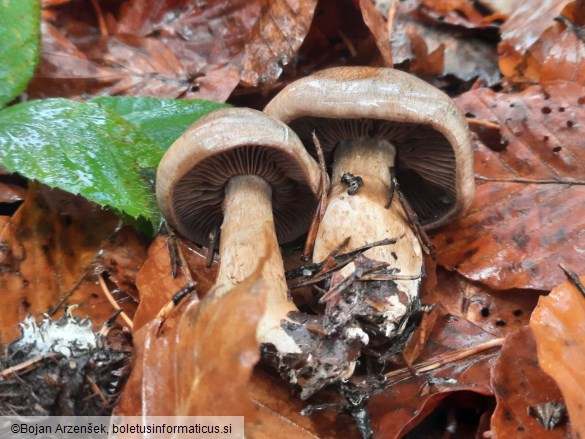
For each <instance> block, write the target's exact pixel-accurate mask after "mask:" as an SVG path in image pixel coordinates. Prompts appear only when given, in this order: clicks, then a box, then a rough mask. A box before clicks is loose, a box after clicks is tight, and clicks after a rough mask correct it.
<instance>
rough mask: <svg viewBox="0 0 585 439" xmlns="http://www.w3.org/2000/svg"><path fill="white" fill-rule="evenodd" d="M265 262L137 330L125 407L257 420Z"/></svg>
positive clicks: (130, 411) (125, 410)
mask: <svg viewBox="0 0 585 439" xmlns="http://www.w3.org/2000/svg"><path fill="white" fill-rule="evenodd" d="M262 264H263V260H260V263H259V266H258V269H257V270H256V271H255V272H254V274H253V275H252V276H250V277H249V278H248V279H247V280H246V281H244V282H242V283H241V284H239V285H238V286H237V287H236V288H235V289H234V290H232V291H231V292H229V293H228V294H226V295H225V296H223V297H220V298H217V297H212V296H207V297H206V298H205V299H203V300H202V301H198V300H197V298H196V296H194V295H191V296H190V297H191V298H190V299H185V300H184V301H183V302H182V303H181V304H180V305H179V306H178V307H177V308H175V309H174V310H173V311H172V312H171V314H170V315H169V316H168V318H167V319H166V320H165V321H164V322H162V321H161V320H160V319H155V320H151V321H150V322H148V323H147V324H145V325H143V326H142V327H141V328H140V329H139V330H138V331H136V332H135V334H134V346H135V348H136V360H135V367H134V369H133V370H132V373H131V375H130V379H129V381H128V383H127V384H126V387H125V389H124V392H123V393H122V397H121V400H120V405H119V406H118V407H117V412H118V413H119V414H124V415H133V416H139V415H153V416H157V415H158V416H165V415H167V416H168V415H190V416H197V415H209V416H223V415H225V416H227V415H230V416H246V421H247V422H248V421H251V420H252V419H253V416H254V408H253V405H252V403H251V400H250V398H249V397H248V386H249V384H248V383H249V380H250V375H251V373H252V369H253V367H254V365H255V364H256V363H257V361H258V359H259V356H260V351H259V346H258V342H257V341H256V325H257V323H258V321H259V319H260V317H261V316H262V314H263V312H264V300H265V295H266V294H269V293H270V291H266V287H265V284H264V282H263V281H262V279H261V277H260V274H261V269H262ZM161 359H164V361H161Z"/></svg>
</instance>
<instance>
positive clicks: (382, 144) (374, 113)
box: [264, 67, 474, 343]
mask: <svg viewBox="0 0 585 439" xmlns="http://www.w3.org/2000/svg"><path fill="white" fill-rule="evenodd" d="M264 111H265V112H266V113H267V114H269V115H271V116H273V117H275V118H277V119H279V120H281V121H283V122H285V123H287V124H289V126H290V127H291V128H292V129H293V130H294V131H295V132H296V133H297V134H298V135H299V137H300V138H301V140H302V141H303V143H304V144H305V147H306V148H307V149H308V150H309V151H310V152H311V153H312V154H313V155H315V153H314V149H315V148H314V146H313V141H312V136H311V133H312V132H313V131H314V132H315V133H316V136H317V137H318V139H319V141H320V144H321V146H322V148H323V152H324V153H325V155H326V156H327V155H328V156H329V163H331V161H333V165H332V167H333V171H332V178H331V182H332V187H331V190H330V193H329V204H328V205H327V208H326V211H325V213H324V217H323V220H322V221H321V224H320V226H319V230H318V232H317V237H316V240H315V247H314V253H313V259H314V260H316V261H320V260H323V259H324V258H325V257H326V256H327V255H328V254H330V252H331V251H333V250H334V249H335V248H336V247H337V246H338V245H339V244H340V243H342V242H343V241H344V239H345V238H347V237H350V238H351V240H350V242H349V245H348V246H347V247H345V248H344V251H351V250H353V249H356V248H358V247H361V246H363V245H364V244H367V243H372V242H375V241H379V240H382V239H386V238H396V239H397V242H396V244H393V245H389V246H384V247H380V248H373V249H370V250H368V252H366V254H365V256H366V257H367V258H369V260H374V262H382V263H387V264H388V267H389V268H390V270H391V271H392V272H391V273H390V274H391V276H388V277H400V278H401V279H396V280H390V279H388V277H387V278H385V279H387V280H384V281H381V282H378V281H374V282H372V283H370V284H369V286H365V285H361V284H360V285H356V286H353V290H354V291H359V292H360V296H359V297H363V294H362V293H364V291H365V292H366V293H367V294H366V298H365V299H364V300H365V301H366V302H367V301H375V302H376V306H374V307H372V308H371V309H372V314H371V316H370V317H368V316H365V320H366V322H364V326H363V328H364V329H366V330H367V331H370V332H369V334H370V335H374V336H378V335H381V334H382V335H384V336H386V337H387V338H388V341H389V342H390V343H393V342H394V340H403V339H404V334H403V333H402V332H403V331H404V328H406V327H409V328H412V325H410V324H409V323H408V322H407V320H408V318H409V314H412V311H413V310H416V307H417V304H419V303H420V302H419V300H418V289H419V284H420V281H421V278H422V276H423V256H422V251H421V245H420V241H419V239H418V238H419V237H418V234H415V233H416V232H415V230H414V227H415V224H414V222H413V221H414V219H412V218H410V219H407V218H406V215H405V210H404V208H403V206H402V202H401V201H400V199H399V197H398V196H395V197H394V199H393V202H392V203H391V205H390V206H389V208H388V209H386V208H385V206H386V204H387V202H388V197H389V195H390V187H391V184H392V178H391V171H390V168H391V167H393V171H392V172H394V173H395V177H396V179H397V180H398V182H399V183H400V189H401V194H403V195H404V198H405V199H406V200H407V201H408V202H409V204H410V206H412V208H413V210H414V212H415V213H416V216H417V217H418V220H419V221H420V223H421V225H422V226H423V227H425V228H427V229H429V228H432V227H437V226H439V225H441V224H444V223H446V222H448V221H449V220H450V219H451V218H453V217H455V216H456V215H458V214H460V213H461V212H463V211H464V210H465V209H466V208H467V207H468V206H469V205H470V204H471V201H472V197H473V190H474V181H473V152H472V148H471V141H470V136H469V131H468V128H467V123H466V121H465V118H464V117H463V115H462V113H461V112H460V111H459V110H458V109H457V108H456V107H455V105H454V104H453V102H452V101H451V99H450V98H449V97H448V96H447V95H446V94H444V93H443V92H441V91H439V90H438V89H436V88H435V87H433V86H431V85H430V84H427V83H426V82H424V81H422V80H420V79H418V78H416V77H415V76H413V75H410V74H407V73H404V72H400V71H398V70H393V69H384V68H372V67H337V68H332V69H328V70H324V71H322V72H319V73H316V74H313V75H311V76H308V77H305V78H302V79H300V80H297V81H295V82H293V83H292V84H289V85H288V86H287V87H285V88H284V89H283V90H282V91H281V92H280V93H278V95H276V96H275V97H274V99H272V101H271V102H270V103H269V104H268V105H267V106H266V108H265V109H264ZM334 150H335V152H334V153H333V151H334ZM332 155H334V157H333V158H332ZM350 174H351V175H350ZM344 175H345V176H349V175H350V180H351V181H359V182H360V184H356V185H355V187H351V188H350V189H351V190H350V191H349V192H348V187H347V186H346V185H345V184H344V183H343V182H342V181H341V180H342V177H343V176H344ZM358 178H359V179H361V181H360V180H358ZM344 181H345V182H347V181H348V180H347V178H345V179H344ZM364 264H369V262H367V261H366V262H364ZM355 268H356V266H355V265H354V264H352V265H351V266H347V267H345V268H344V270H343V271H341V272H340V273H336V274H335V275H334V276H333V277H332V280H331V285H330V287H329V291H328V293H327V294H325V296H324V297H325V298H327V299H330V302H331V303H330V304H328V307H329V308H328V309H329V314H328V315H329V316H331V320H332V321H335V322H336V324H337V325H339V323H337V322H347V321H349V320H351V319H357V320H360V321H362V322H363V321H364V314H363V312H361V311H359V312H358V313H353V311H352V310H347V309H346V308H345V307H344V304H343V301H344V300H345V299H347V297H344V298H341V299H340V298H339V296H340V295H344V294H345V296H347V292H348V290H350V289H351V288H347V285H346V280H348V279H349V280H351V279H354V280H355V279H356V277H355V276H357V275H356V274H355V273H358V271H355V272H354V270H355ZM352 273H353V274H352ZM336 275H338V276H337V279H336V278H335V276H336ZM394 275H395V276H394ZM352 276H354V277H352ZM405 278H406V279H405ZM355 283H359V282H355ZM366 283H367V282H364V284H366ZM339 285H341V286H344V290H343V291H341V290H340V289H339V288H338V286H339ZM356 297H358V296H356ZM380 299H382V302H384V305H383V306H382V307H380V306H379V305H380ZM326 312H327V309H326ZM350 312H351V313H353V314H349V313H350ZM380 317H382V318H380ZM372 324H373V325H372ZM372 326H374V328H375V329H372ZM372 332H374V333H373V334H372Z"/></svg>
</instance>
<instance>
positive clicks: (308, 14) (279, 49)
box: [241, 0, 317, 86]
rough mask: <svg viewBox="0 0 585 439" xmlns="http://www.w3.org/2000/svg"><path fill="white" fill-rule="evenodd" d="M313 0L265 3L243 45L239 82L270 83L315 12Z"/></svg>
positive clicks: (288, 59)
mask: <svg viewBox="0 0 585 439" xmlns="http://www.w3.org/2000/svg"><path fill="white" fill-rule="evenodd" d="M316 5H317V0H269V1H268V3H267V5H266V6H264V8H263V9H262V13H261V14H260V17H259V18H258V21H257V22H256V25H255V26H254V30H253V31H252V35H251V36H250V39H249V41H248V43H247V44H246V63H245V65H244V71H243V72H242V78H241V80H242V82H243V83H244V84H245V85H247V86H256V85H258V84H262V83H268V84H271V83H274V82H275V81H276V80H277V79H278V77H279V76H280V74H281V73H282V70H283V66H285V65H287V64H288V63H290V62H291V61H293V60H294V58H295V56H296V53H297V51H298V49H299V47H300V46H301V44H302V43H303V40H304V39H305V36H306V35H307V32H308V31H309V27H310V25H311V21H312V20H313V14H314V12H315V6H316Z"/></svg>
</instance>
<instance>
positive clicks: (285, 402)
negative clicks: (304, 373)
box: [246, 368, 361, 439]
mask: <svg viewBox="0 0 585 439" xmlns="http://www.w3.org/2000/svg"><path fill="white" fill-rule="evenodd" d="M250 398H251V399H252V402H253V404H254V405H255V406H256V408H257V414H256V421H255V422H254V423H253V424H252V425H249V426H248V428H247V431H246V433H247V434H248V435H249V436H250V437H251V438H254V439H272V438H275V437H284V438H299V439H301V438H303V439H304V438H307V439H309V438H311V439H316V438H320V439H335V438H339V437H343V438H348V439H353V438H355V439H358V438H360V437H361V436H360V435H359V433H358V431H357V428H356V426H355V422H354V420H353V419H352V418H351V416H349V415H340V414H339V412H337V411H335V410H323V411H319V412H316V413H314V414H312V415H311V416H303V415H301V410H302V409H303V408H304V406H305V405H306V402H303V401H301V399H300V398H298V397H297V396H296V395H294V394H291V389H289V388H287V386H286V384H285V383H284V382H283V381H282V380H280V379H279V378H275V377H274V376H272V375H270V374H269V373H267V372H266V371H264V370H263V369H262V368H257V369H256V370H255V371H254V374H253V375H252V379H251V382H250ZM318 400H319V396H317V397H313V398H312V399H311V402H312V403H314V402H315V401H318Z"/></svg>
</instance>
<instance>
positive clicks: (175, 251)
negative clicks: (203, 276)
mask: <svg viewBox="0 0 585 439" xmlns="http://www.w3.org/2000/svg"><path fill="white" fill-rule="evenodd" d="M165 226H166V229H167V231H168V233H169V237H170V238H171V240H170V242H169V241H167V247H168V249H169V258H170V264H171V269H172V273H173V278H175V277H177V274H178V265H179V261H180V265H181V268H182V269H183V275H184V276H185V277H186V278H187V282H186V283H187V285H189V284H191V283H194V282H195V281H194V280H193V274H192V273H191V268H189V264H187V258H186V257H185V254H184V253H183V249H182V248H181V244H180V243H179V239H178V238H177V235H176V234H175V231H174V230H173V228H172V227H171V226H170V225H169V224H168V223H167V222H165ZM177 258H178V259H177Z"/></svg>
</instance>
